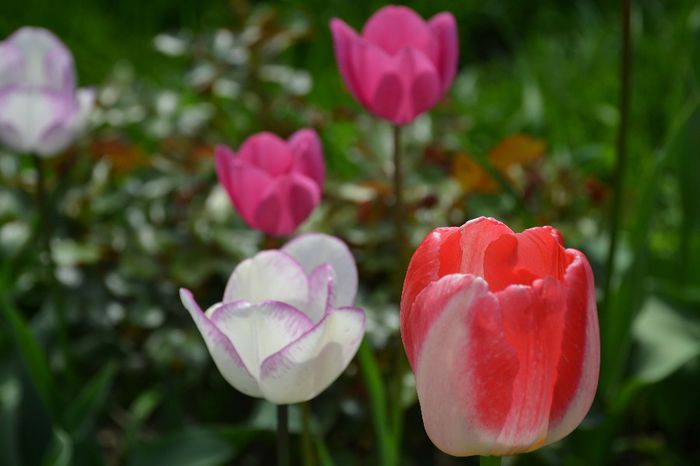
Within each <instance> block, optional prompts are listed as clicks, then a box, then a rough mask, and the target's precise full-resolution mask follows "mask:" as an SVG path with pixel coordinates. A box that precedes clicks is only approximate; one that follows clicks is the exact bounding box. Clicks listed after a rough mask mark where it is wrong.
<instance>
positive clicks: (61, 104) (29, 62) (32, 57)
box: [0, 27, 94, 156]
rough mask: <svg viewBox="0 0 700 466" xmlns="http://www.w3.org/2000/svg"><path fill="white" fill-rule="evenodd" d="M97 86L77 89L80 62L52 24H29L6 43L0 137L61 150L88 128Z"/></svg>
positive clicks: (0, 77)
mask: <svg viewBox="0 0 700 466" xmlns="http://www.w3.org/2000/svg"><path fill="white" fill-rule="evenodd" d="M93 101H94V91H93V90H92V89H78V90H76V88H75V65H74V64H73V57H72V55H71V53H70V51H69V50H68V49H67V48H66V46H65V45H63V43H62V42H61V41H60V40H59V39H58V38H57V37H56V36H55V35H53V34H52V33H51V32H49V31H47V30H46V29H41V28H32V27H24V28H21V29H19V30H18V31H16V32H15V33H14V34H12V35H11V36H10V37H8V38H7V39H6V40H5V41H3V42H0V142H1V143H4V144H6V145H7V146H9V147H11V148H12V149H14V150H17V151H20V152H25V153H35V154H38V155H42V156H51V155H54V154H57V153H58V152H60V151H61V150H63V149H64V148H66V147H67V146H68V145H69V144H70V143H71V142H73V140H74V139H75V138H76V137H77V135H78V134H79V133H80V131H82V130H83V128H84V126H85V124H86V121H87V116H88V113H89V111H90V110H91V109H92V105H93Z"/></svg>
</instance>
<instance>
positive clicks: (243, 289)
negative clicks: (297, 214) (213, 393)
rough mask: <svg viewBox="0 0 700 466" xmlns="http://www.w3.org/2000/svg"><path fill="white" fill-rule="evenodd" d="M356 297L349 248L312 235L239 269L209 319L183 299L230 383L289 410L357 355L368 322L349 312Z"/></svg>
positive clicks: (187, 298) (356, 311)
mask: <svg viewBox="0 0 700 466" xmlns="http://www.w3.org/2000/svg"><path fill="white" fill-rule="evenodd" d="M356 292H357V268H356V267H355V260H354V259H353V256H352V253H351V252H350V250H349V249H348V248H347V246H345V244H344V243H343V242H342V241H340V240H339V239H337V238H334V237H332V236H328V235H323V234H318V233H311V234H306V235H302V236H300V237H299V238H296V239H294V240H292V241H290V242H289V243H287V244H286V245H285V246H284V247H283V248H282V249H281V250H266V251H263V252H260V253H258V254H257V255H255V256H254V257H253V258H252V259H248V260H245V261H243V262H241V263H240V264H239V265H238V267H236V269H235V270H234V271H233V274H232V275H231V277H230V279H229V281H228V284H227V285H226V290H225V291H224V298H223V301H222V302H221V303H218V304H215V305H214V306H212V307H211V308H209V309H208V310H207V311H206V312H202V310H201V309H200V307H199V306H198V305H197V303H196V302H195V300H194V298H193V297H192V293H191V292H190V291H188V290H185V289H182V290H180V298H181V299H182V303H183V304H184V305H185V307H186V308H187V310H188V311H189V313H190V315H191V316H192V319H194V322H195V324H196V325H197V328H198V329H199V331H200V332H201V334H202V336H203V337H204V341H205V343H206V345H207V348H208V349H209V353H210V354H211V356H212V358H213V359H214V363H215V364H216V366H217V367H218V369H219V371H220V372H221V375H222V376H223V377H224V378H225V379H226V380H227V381H228V383H230V384H231V385H232V386H233V387H234V388H236V389H238V390H239V391H241V392H243V393H245V394H246V395H250V396H254V397H261V398H265V399H267V400H269V401H271V402H273V403H276V404H290V403H297V402H301V401H307V400H309V399H311V398H313V397H315V396H316V395H318V394H319V393H321V392H322V391H323V390H325V389H326V387H328V386H329V385H330V384H331V383H332V382H333V381H334V380H335V379H336V378H337V377H338V376H339V375H340V374H341V373H342V372H343V371H344V370H345V368H346V367H347V365H348V364H349V363H350V360H351V359H352V357H353V356H354V355H355V353H356V352H357V348H358V347H359V345H360V342H361V340H362V337H363V334H364V328H365V314H364V312H363V311H362V310H361V309H359V308H356V307H352V304H353V303H354V300H355V293H356Z"/></svg>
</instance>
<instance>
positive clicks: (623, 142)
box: [602, 0, 632, 314]
mask: <svg viewBox="0 0 700 466" xmlns="http://www.w3.org/2000/svg"><path fill="white" fill-rule="evenodd" d="M630 16H631V0H623V2H622V48H621V50H620V60H621V65H620V101H619V112H620V122H619V124H618V127H617V160H616V164H615V172H614V175H613V176H614V179H613V182H614V191H613V200H612V208H611V209H610V244H609V245H608V258H607V262H606V265H605V272H606V273H605V281H604V282H603V303H602V304H603V306H602V308H603V311H605V312H606V314H608V312H609V311H610V309H608V306H609V305H610V287H611V283H612V276H613V274H614V271H615V256H616V252H617V243H618V234H619V231H620V220H621V219H620V217H621V216H622V215H621V214H622V197H623V196H622V190H623V189H624V185H625V169H626V167H627V129H628V126H629V123H628V122H629V101H630V69H631V66H630V65H631V48H632V44H631V42H632V40H631V37H630Z"/></svg>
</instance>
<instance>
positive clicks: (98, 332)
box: [0, 0, 700, 466]
mask: <svg viewBox="0 0 700 466" xmlns="http://www.w3.org/2000/svg"><path fill="white" fill-rule="evenodd" d="M382 5H383V2H379V1H370V0H355V1H352V2H350V1H340V0H334V1H323V0H306V1H304V0H289V1H280V2H272V1H270V2H250V1H244V0H230V1H213V0H209V1H201V2H195V1H187V0H176V1H175V0H152V1H149V2H144V1H136V0H122V1H119V2H110V1H106V0H63V1H62V2H60V3H57V2H49V1H40V0H27V1H19V0H5V1H3V3H2V5H0V37H2V38H4V37H6V36H7V35H8V34H10V33H11V32H12V31H14V30H15V29H16V28H18V27H20V26H23V25H36V26H42V27H46V28H49V29H51V30H52V31H54V32H55V33H56V34H57V35H58V36H60V37H61V38H62V39H63V40H64V41H65V42H66V44H67V45H68V46H69V48H70V49H71V50H72V51H73V53H74V55H75V60H76V64H77V69H78V74H79V77H80V83H81V85H91V86H95V87H96V88H97V90H98V109H97V111H96V112H95V114H94V115H93V119H92V122H91V128H90V131H89V132H88V133H87V134H86V136H85V137H84V138H83V140H82V141H81V142H80V143H79V144H76V146H75V147H73V148H71V149H70V150H68V151H66V153H64V154H62V155H61V156H60V157H57V158H56V159H52V160H51V161H50V162H49V170H50V171H49V175H48V183H49V189H50V192H51V193H52V194H51V197H50V198H51V202H50V204H51V209H52V211H53V212H55V214H54V215H53V216H52V219H51V221H52V222H53V224H54V225H55V227H54V231H53V239H52V247H53V251H54V254H53V255H54V260H55V261H56V263H57V264H58V277H59V280H60V282H61V290H62V292H61V295H62V298H61V302H63V306H64V307H65V310H66V314H67V320H68V330H69V332H68V334H69V348H70V353H71V359H72V364H71V366H70V367H66V364H65V360H64V359H63V358H62V357H61V355H60V352H59V350H58V348H59V342H58V341H57V339H56V331H55V329H56V326H57V322H56V321H55V319H54V315H55V313H54V309H53V306H54V304H53V303H54V302H55V300H54V299H53V298H52V295H51V292H50V287H49V286H48V279H47V274H46V257H42V256H41V254H40V253H39V251H40V248H39V246H38V241H37V238H36V237H35V236H34V235H33V233H32V232H33V231H34V229H35V226H36V225H37V221H38V220H37V219H38V212H37V210H36V208H35V207H34V203H33V196H34V191H35V187H36V186H35V181H34V174H33V170H32V165H31V161H30V159H29V158H28V157H24V156H21V154H14V153H12V152H10V151H8V150H6V149H4V150H3V149H0V259H1V262H0V306H2V311H3V312H2V318H1V319H0V322H1V325H2V326H1V327H0V464H3V465H10V466H16V465H25V464H26V465H35V464H46V465H48V464H57V465H58V464H66V465H67V464H75V465H98V464H108V465H113V464H128V465H156V464H158V465H161V464H167V465H201V466H203V465H222V464H235V465H255V464H261V465H267V464H272V462H273V461H274V454H273V450H274V449H273V448H272V445H273V434H272V431H273V429H274V411H273V410H272V408H271V407H270V406H269V405H267V404H265V403H263V402H259V401H257V400H252V399H250V398H247V397H245V396H243V395H241V394H239V393H237V392H236V391H235V390H233V389H232V388H231V387H229V386H228V385H227V384H226V383H225V381H224V380H223V379H222V378H221V376H220V375H219V374H218V372H217V371H216V369H215V367H214V366H213V364H212V363H211V361H210V359H209V357H208V355H207V353H206V349H205V348H204V345H203V342H202V340H201V337H200V336H199V334H198V333H197V331H196V329H195V327H194V325H193V324H192V322H191V321H190V319H189V317H188V315H187V313H186V312H185V310H184V309H183V308H182V306H181V304H180V303H179V300H178V298H177V289H178V288H179V287H183V286H184V287H188V288H192V289H193V290H194V291H195V294H196V295H197V296H198V299H199V300H200V301H201V302H202V303H203V304H205V305H208V304H210V303H214V302H216V301H218V299H219V298H220V295H221V290H223V287H224V284H225V280H226V278H227V277H228V274H229V273H230V272H231V270H233V267H234V266H235V264H236V263H238V262H239V261H240V260H242V259H243V258H245V257H247V256H250V255H251V254H253V253H254V252H255V251H256V250H257V248H258V247H260V245H261V243H262V241H263V238H261V237H260V235H259V234H258V233H256V232H253V231H250V230H248V229H247V228H246V227H245V225H244V224H243V223H242V221H241V220H240V219H239V218H238V217H237V216H236V215H235V213H234V212H233V210H232V209H231V207H230V206H229V204H228V201H227V199H226V198H225V195H224V194H223V192H222V191H221V189H220V188H218V187H217V182H216V176H215V174H214V168H213V159H212V156H211V154H212V147H213V145H215V144H218V143H226V144H229V145H231V146H232V147H236V146H238V145H239V144H240V142H241V141H242V140H243V139H244V138H245V137H246V136H247V135H249V134H251V133H253V132H256V131H260V130H263V129H264V130H271V131H274V132H277V133H279V134H281V135H285V136H286V135H288V134H291V133H292V132H293V131H294V130H295V129H297V128H299V127H303V126H312V127H314V128H316V129H317V130H318V132H319V133H320V135H321V137H322V139H323V142H324V150H325V154H326V162H327V164H328V169H329V174H328V178H329V179H328V183H327V187H326V193H325V197H324V202H323V205H322V206H321V207H320V208H319V209H318V211H317V212H315V213H314V215H313V216H312V218H311V219H310V220H309V221H308V222H307V223H306V224H305V225H304V226H303V230H320V231H326V232H330V233H332V234H335V235H338V236H340V237H342V238H343V239H345V240H346V241H347V242H348V243H349V244H350V245H351V247H352V249H353V252H354V253H355V256H356V258H357V261H358V265H359V267H360V280H361V293H360V298H359V300H360V304H361V305H362V306H363V307H365V309H366V310H367V313H368V315H369V326H368V342H369V344H370V345H371V348H372V354H373V355H374V357H375V358H376V361H377V364H378V369H379V376H380V377H381V379H382V380H383V381H384V385H386V386H387V387H389V386H392V385H391V384H392V383H393V382H392V381H391V377H392V374H394V372H395V370H394V366H395V364H396V360H395V356H394V355H395V354H396V353H397V345H399V344H400V342H399V339H398V336H397V327H398V307H397V299H396V296H397V293H398V283H397V280H396V276H397V275H398V273H399V272H400V271H397V264H396V261H395V257H396V254H395V249H394V248H395V242H394V241H393V230H392V226H391V224H390V223H389V222H388V220H387V218H389V217H390V216H389V215H388V213H389V208H390V205H391V198H390V182H389V175H390V172H391V164H390V158H389V150H390V138H391V131H390V128H389V127H388V126H387V125H386V124H385V123H383V122H381V121H378V120H376V119H374V118H373V117H371V116H369V115H367V114H366V113H365V112H364V111H363V110H362V109H361V108H360V107H359V106H358V105H357V104H356V103H355V102H354V100H353V99H352V97H351V96H350V95H349V94H348V93H347V91H346V90H345V88H344V86H343V84H342V82H341V80H340V77H339V76H338V72H337V69H336V66H335V61H334V57H333V51H332V43H331V38H330V33H329V30H328V21H329V20H330V18H331V17H333V16H337V17H340V18H343V19H344V20H345V21H346V22H348V23H349V24H350V25H352V26H353V27H355V28H358V29H359V28H361V26H362V24H363V22H364V21H365V20H366V18H368V17H369V16H370V15H371V14H372V13H373V12H374V11H375V10H376V9H378V8H379V7H381V6H382ZM410 6H411V7H413V8H414V9H416V10H417V11H419V12H420V13H421V14H422V15H423V16H424V17H429V16H432V15H433V14H435V13H437V12H439V11H443V10H450V11H452V12H453V14H454V15H455V16H456V18H457V22H458V26H459V31H460V47H461V50H460V70H459V75H458V77H457V79H456V81H455V83H454V85H453V87H452V89H451V91H450V93H449V95H448V96H447V97H446V98H445V99H444V100H443V101H442V102H441V103H440V104H439V105H438V106H437V107H436V108H435V109H434V110H433V111H432V112H430V114H428V115H425V116H422V117H420V118H419V119H418V120H417V121H416V122H415V123H414V124H413V125H411V126H410V127H409V128H407V130H406V131H405V132H404V134H405V144H406V147H405V149H406V150H405V152H406V156H407V164H406V165H407V167H406V168H407V180H406V185H407V198H408V209H407V215H408V221H409V222H410V223H409V226H410V228H409V230H410V234H411V241H412V243H413V244H414V246H415V245H417V244H418V243H419V242H420V240H421V239H422V237H423V235H424V234H425V233H427V232H428V231H430V230H431V229H432V228H434V227H436V226H442V225H447V224H451V225H459V224H462V223H464V222H465V221H466V220H468V219H470V218H473V217H476V216H480V215H492V216H496V217H498V218H500V219H502V220H504V221H506V222H507V223H508V224H509V225H510V226H511V227H513V228H514V229H516V230H519V229H522V228H527V227H530V226H534V225H538V224H551V225H553V226H555V227H557V228H559V229H560V230H561V231H562V233H563V235H564V238H565V240H566V243H567V246H570V247H575V248H578V249H581V250H583V251H584V252H585V253H586V254H587V255H588V257H589V259H590V260H591V262H592V265H593V267H594V271H595V275H596V280H597V282H598V283H602V282H603V277H604V276H605V274H606V270H605V268H604V264H605V255H606V251H607V239H608V237H609V236H608V235H609V232H608V229H609V210H610V209H609V205H610V200H611V198H612V195H613V192H612V173H613V167H614V163H615V137H616V130H617V124H618V120H619V112H618V108H617V105H618V92H619V88H618V83H619V66H620V65H619V36H620V13H619V10H618V7H619V5H618V2H605V1H591V0H585V1H578V2H567V1H556V0H537V1H533V2H520V1H515V0H513V1H496V0H485V1H484V0H480V1H477V0H466V1H460V2H456V1H454V2H453V1H450V2H436V1H427V0H425V1H415V2H411V3H410ZM632 43H633V68H632V81H631V113H630V131H629V135H628V147H629V164H628V171H627V174H626V177H625V183H624V190H623V192H622V193H621V194H622V195H623V196H624V197H623V199H624V204H623V205H624V208H623V212H622V218H621V224H622V240H621V245H620V250H619V254H618V258H619V261H618V263H617V264H616V266H615V270H614V274H613V276H612V283H613V287H612V294H611V296H610V297H609V300H608V306H607V307H606V308H605V309H603V308H602V307H600V308H599V311H600V319H601V332H602V343H603V347H602V359H603V360H602V368H601V384H600V388H599V391H598V396H597V399H596V402H595V404H594V406H593V408H592V410H591V412H590V414H589V416H588V417H587V418H586V420H585V421H584V423H583V424H582V425H581V427H580V428H579V429H578V430H577V431H576V432H575V433H574V434H572V435H571V436H570V437H568V438H567V439H565V440H564V441H562V442H560V443H558V444H555V445H552V446H550V447H547V448H544V449H541V450H538V451H536V452H533V453H530V454H526V455H521V456H519V457H513V458H508V459H506V460H505V461H506V464H517V465H529V464H533V465H534V464H546V465H559V464H565V465H591V464H596V465H597V464H601V465H602V464H619V465H623V464H624V465H647V464H654V465H669V466H671V465H673V466H675V465H696V464H700V446H698V445H699V444H698V439H700V428H698V422H697V419H698V417H699V416H700V398H699V397H698V396H697V393H698V392H700V364H699V362H700V361H699V359H698V355H699V354H700V314H699V313H700V267H699V266H698V264H700V212H699V207H698V206H699V205H700V202H699V201H700V183H698V182H697V181H696V180H695V177H696V176H697V174H698V173H700V154H699V153H698V147H700V144H699V143H700V93H699V91H700V5H698V4H697V2H696V1H694V0H678V1H674V2H669V1H663V0H646V1H638V2H634V5H633V16H632ZM515 134H526V135H528V136H527V137H528V138H531V140H536V141H538V143H539V144H543V145H544V147H546V149H543V150H542V151H541V153H538V154H537V155H536V157H533V158H532V159H529V158H527V157H525V156H524V155H523V154H522V153H519V152H518V151H510V152H506V153H505V154H503V152H500V153H499V154H500V156H497V155H494V151H495V150H494V147H497V146H498V144H499V143H500V142H502V141H504V140H506V139H507V138H508V137H511V136H513V135H515ZM467 156H468V160H472V162H471V165H468V170H467V171H466V172H465V171H464V170H465V169H464V166H463V165H459V163H457V162H456V160H457V159H459V158H460V157H467ZM498 157H500V158H498ZM465 163H466V162H465ZM460 167H461V168H460ZM475 174H476V175H475ZM492 175H495V176H496V177H497V178H498V182H494V180H492V179H491V176H492ZM470 176H476V179H475V178H473V177H472V178H469V177H470ZM465 177H467V181H465ZM485 180H486V181H485ZM484 183H487V184H488V183H491V188H489V189H486V188H483V186H484ZM494 183H495V184H494ZM494 186H495V187H494ZM398 387H399V390H398V391H397V392H392V393H394V394H396V393H398V394H399V395H401V401H402V406H403V408H404V409H405V413H406V421H405V428H404V435H403V443H402V445H403V446H402V448H401V458H400V461H399V464H401V465H425V464H437V465H452V464H470V463H471V464H476V460H475V459H469V460H456V459H453V458H449V457H447V456H445V455H442V454H441V453H439V452H437V451H436V450H435V448H434V447H432V445H431V444H430V442H429V440H428V438H427V437H426V435H425V433H424V431H423V427H422V422H421V420H420V411H419V409H418V406H417V403H416V400H415V394H414V389H413V386H412V381H411V380H410V378H407V379H406V380H403V381H400V383H399V385H398ZM375 395H376V393H374V388H373V385H371V384H368V383H367V380H366V379H365V378H363V376H362V371H361V368H360V367H359V364H358V363H357V362H353V363H352V364H351V366H350V367H349V368H348V370H347V371H346V373H345V374H344V375H343V376H342V377H341V378H340V379H339V380H338V381H337V382H336V383H335V384H334V385H333V386H332V387H331V388H330V389H329V390H328V391H327V392H325V393H324V394H323V395H321V396H320V397H319V398H317V399H315V400H314V401H313V402H312V403H311V405H310V411H311V421H312V426H313V429H312V430H313V432H314V433H313V438H312V439H311V442H312V445H313V455H314V456H316V460H317V464H323V465H327V464H336V465H356V464H379V460H378V459H377V456H376V455H377V450H376V448H377V445H376V436H375V433H374V431H373V429H372V421H371V412H370V408H369V407H370V400H371V399H372V398H373V397H374V396H375ZM291 416H292V431H293V433H294V434H293V435H294V436H293V441H292V444H293V449H294V451H293V453H294V455H295V458H296V460H295V461H294V462H293V464H299V462H300V461H301V460H298V459H299V458H300V455H301V451H300V450H301V449H302V448H301V445H302V442H301V435H300V434H299V432H300V430H301V428H300V426H301V419H302V411H301V410H300V409H297V408H294V409H293V410H292V413H291ZM297 460H298V461H297ZM305 464H313V463H305Z"/></svg>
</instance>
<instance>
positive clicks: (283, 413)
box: [277, 405, 289, 466]
mask: <svg viewBox="0 0 700 466" xmlns="http://www.w3.org/2000/svg"><path fill="white" fill-rule="evenodd" d="M277 466H289V416H288V410H287V405H277Z"/></svg>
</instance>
